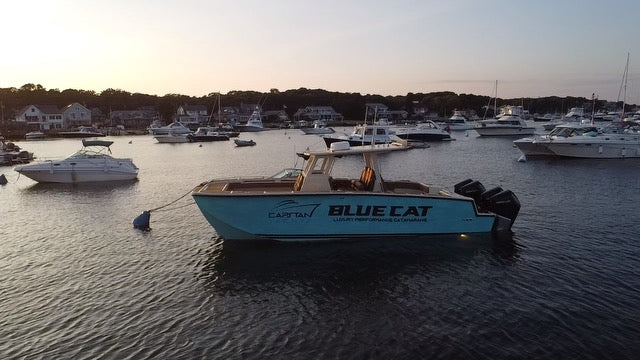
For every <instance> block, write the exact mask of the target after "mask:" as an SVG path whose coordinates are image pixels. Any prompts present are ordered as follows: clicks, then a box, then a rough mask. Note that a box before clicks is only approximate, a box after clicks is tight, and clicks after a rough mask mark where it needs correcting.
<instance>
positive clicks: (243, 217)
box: [192, 192, 508, 241]
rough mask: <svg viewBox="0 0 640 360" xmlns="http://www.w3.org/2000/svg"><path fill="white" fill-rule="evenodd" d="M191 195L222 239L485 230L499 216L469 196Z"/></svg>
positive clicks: (299, 238)
mask: <svg viewBox="0 0 640 360" xmlns="http://www.w3.org/2000/svg"><path fill="white" fill-rule="evenodd" d="M192 195H193V198H194V199H195V202H196V204H197V205H198V207H199V208H200V211H201V212H202V214H203V215H204V217H205V218H206V219H207V221H208V222H209V223H210V224H211V225H212V226H213V227H214V229H215V230H216V231H217V233H218V234H219V235H220V236H222V237H223V238H225V239H227V240H258V239H273V240H281V241H313V240H332V239H334V240H335V239H345V238H350V239H352V238H370V237H376V238H378V237H398V236H413V235H431V234H460V233H489V232H491V231H492V230H494V227H495V226H496V221H497V220H498V218H500V217H499V216H497V215H494V214H490V213H487V214H482V213H478V212H477V210H476V207H475V205H474V202H473V200H472V199H469V198H464V197H455V198H441V197H436V196H434V197H424V196H411V195H407V196H397V195H390V194H357V193H352V194H348V193H343V194H295V193H281V194H262V195H242V194H234V195H222V194H215V195H214V194H198V193H197V192H194V193H193V194H192ZM247 214H252V216H250V217H248V216H247ZM507 222H508V220H507Z"/></svg>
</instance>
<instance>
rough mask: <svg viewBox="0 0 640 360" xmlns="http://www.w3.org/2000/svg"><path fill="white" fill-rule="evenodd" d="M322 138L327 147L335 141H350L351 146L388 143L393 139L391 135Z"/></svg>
mask: <svg viewBox="0 0 640 360" xmlns="http://www.w3.org/2000/svg"><path fill="white" fill-rule="evenodd" d="M322 139H324V143H325V144H326V145H327V147H330V146H331V144H333V143H335V142H342V141H346V142H348V143H349V146H361V145H371V144H388V143H390V142H391V141H392V140H391V138H389V137H385V138H376V139H371V138H369V139H350V138H340V137H330V136H323V137H322Z"/></svg>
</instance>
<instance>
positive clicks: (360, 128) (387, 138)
mask: <svg viewBox="0 0 640 360" xmlns="http://www.w3.org/2000/svg"><path fill="white" fill-rule="evenodd" d="M322 139H323V140H324V142H325V144H326V145H327V147H329V146H331V144H333V143H335V142H344V141H346V142H348V143H349V145H351V146H359V145H372V144H389V143H392V142H394V141H401V140H402V139H400V138H399V137H397V136H396V135H394V134H393V133H392V131H391V130H390V128H389V125H387V124H386V123H385V124H374V125H367V124H364V125H357V126H355V127H354V128H353V131H352V132H351V134H329V135H322Z"/></svg>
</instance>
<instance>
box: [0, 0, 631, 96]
mask: <svg viewBox="0 0 640 360" xmlns="http://www.w3.org/2000/svg"><path fill="white" fill-rule="evenodd" d="M2 13H3V16H2V20H0V31H1V33H2V34H3V35H2V49H3V50H2V52H1V53H0V87H1V88H6V87H20V86H22V85H24V84H26V83H34V84H41V85H42V86H44V87H45V88H47V89H51V88H57V89H60V90H64V89H67V88H73V89H84V90H95V91H97V92H100V91H102V90H104V89H107V88H116V89H122V90H126V91H130V92H141V93H147V94H156V95H164V94H167V93H179V94H186V95H194V96H202V95H206V94H208V93H211V92H216V91H221V92H223V93H226V92H228V91H231V90H256V91H269V89H271V88H277V89H279V90H281V91H284V90H287V89H297V88H300V87H306V88H322V89H326V90H330V91H340V92H359V93H362V94H381V95H405V94H406V93H407V92H432V91H444V90H450V91H454V92H456V93H472V94H478V95H492V94H493V91H494V83H495V80H498V96H499V97H503V98H508V97H509V98H513V97H538V96H551V95H557V96H584V97H591V94H592V93H595V94H596V95H597V96H598V97H599V98H600V99H607V100H616V98H617V96H618V92H619V89H620V85H621V81H622V74H623V71H624V68H625V62H626V58H627V53H630V62H629V80H628V82H627V101H628V102H631V103H639V104H640V1H637V0H626V1H621V0H610V1H593V0H584V1H565V0H556V1H547V0H539V1H529V0H526V1H525V0H504V1H502V0H495V1H494V0H487V1H471V0H459V1H456V0H448V1H430V0H393V1H376V0H370V1H365V0H362V1H350V0H336V1H334V0H328V1H306V0H297V1H294V0H290V1H286V0H271V1H266V0H262V1H260V0H218V1H206V0H180V1H174V0H84V1H80V0H77V1H72V0H41V1H39V0H20V1H7V2H3V4H2Z"/></svg>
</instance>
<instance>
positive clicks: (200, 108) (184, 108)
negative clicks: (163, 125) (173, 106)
mask: <svg viewBox="0 0 640 360" xmlns="http://www.w3.org/2000/svg"><path fill="white" fill-rule="evenodd" d="M176 120H177V121H180V122H181V123H182V124H184V125H185V126H189V125H193V126H198V125H206V124H208V123H209V122H210V121H211V115H209V113H208V111H207V107H206V106H204V105H180V106H179V107H178V110H177V111H176Z"/></svg>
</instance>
